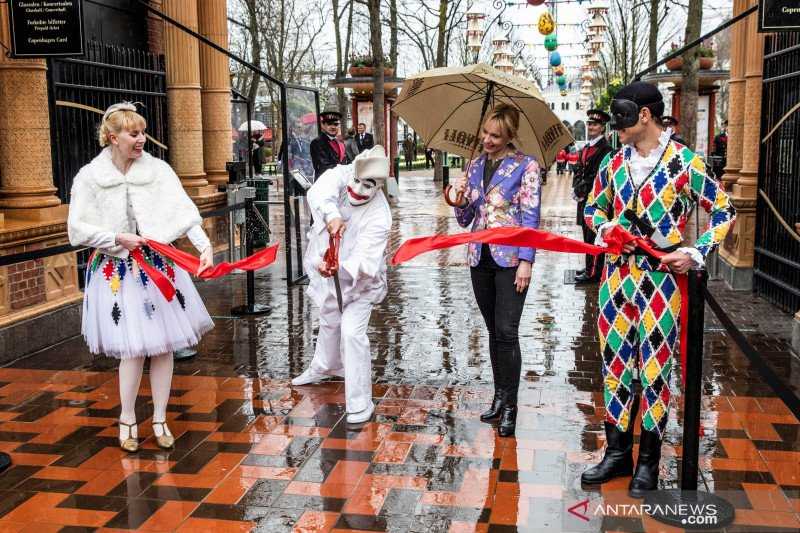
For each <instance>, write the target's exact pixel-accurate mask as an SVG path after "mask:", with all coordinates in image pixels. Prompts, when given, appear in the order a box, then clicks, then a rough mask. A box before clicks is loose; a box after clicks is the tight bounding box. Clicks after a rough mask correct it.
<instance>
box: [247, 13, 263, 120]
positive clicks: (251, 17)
mask: <svg viewBox="0 0 800 533" xmlns="http://www.w3.org/2000/svg"><path fill="white" fill-rule="evenodd" d="M245 5H246V6H247V31H248V32H249V33H250V56H251V57H250V61H252V62H253V65H255V66H256V67H257V68H261V39H260V36H259V32H258V17H257V16H256V0H247V1H246V3H245ZM260 81H261V78H260V76H259V75H258V74H256V72H255V71H251V73H250V87H249V88H248V90H247V99H248V100H250V103H251V104H255V101H256V96H257V95H258V84H259V82H260ZM247 118H248V120H250V119H252V118H253V117H247Z"/></svg>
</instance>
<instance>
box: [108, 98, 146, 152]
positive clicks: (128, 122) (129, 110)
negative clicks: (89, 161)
mask: <svg viewBox="0 0 800 533" xmlns="http://www.w3.org/2000/svg"><path fill="white" fill-rule="evenodd" d="M146 127H147V121H146V120H145V119H144V117H143V116H142V115H140V114H139V113H137V112H136V106H135V105H134V104H132V103H130V102H121V103H119V104H114V105H112V106H110V107H109V108H108V109H107V110H106V112H105V114H104V115H103V121H102V122H101V123H100V127H99V128H98V130H97V140H98V141H99V142H100V146H108V145H109V144H111V139H110V136H111V134H112V133H113V134H114V135H119V133H120V132H121V131H122V130H134V129H138V130H143V129H145V128H146Z"/></svg>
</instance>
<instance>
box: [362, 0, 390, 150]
mask: <svg viewBox="0 0 800 533" xmlns="http://www.w3.org/2000/svg"><path fill="white" fill-rule="evenodd" d="M367 6H368V8H369V27H370V44H371V45H372V66H373V67H374V69H375V72H374V74H373V78H372V79H373V83H374V84H375V88H374V90H373V94H372V133H373V135H374V137H375V144H380V145H382V146H383V145H385V144H386V141H385V139H386V137H385V135H384V131H385V123H386V121H385V120H384V114H383V106H384V104H383V102H384V90H383V42H382V32H381V2H380V0H368V4H367ZM383 147H384V148H386V149H387V154H388V153H389V147H388V146H383Z"/></svg>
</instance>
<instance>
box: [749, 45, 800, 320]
mask: <svg viewBox="0 0 800 533" xmlns="http://www.w3.org/2000/svg"><path fill="white" fill-rule="evenodd" d="M763 89H764V90H763V96H762V107H761V133H762V136H765V135H766V134H767V133H768V132H770V131H771V130H772V129H773V128H774V127H775V126H776V125H777V124H778V123H779V121H781V120H782V119H784V117H786V114H787V113H788V112H789V111H790V110H791V109H792V108H793V107H794V106H795V105H796V104H797V103H798V102H800V33H797V32H789V33H776V34H772V35H768V36H767V38H766V43H765V48H764V73H763ZM797 139H800V113H792V114H790V115H789V116H788V117H786V118H785V121H784V122H783V123H782V124H781V125H780V126H779V127H778V128H777V129H776V130H775V132H774V133H773V134H772V135H771V136H770V137H769V138H768V139H767V140H766V142H764V143H762V145H761V154H760V161H759V166H760V169H759V183H758V187H759V189H761V190H762V191H763V192H764V194H766V196H767V197H768V198H769V199H770V201H771V202H772V204H773V205H774V207H775V209H776V210H777V211H778V213H779V214H780V216H781V217H782V218H783V219H784V220H785V221H786V222H787V223H788V224H789V225H790V226H794V224H796V223H798V222H800V150H798V146H797ZM753 273H754V276H753V286H754V288H755V290H756V292H758V293H759V294H760V295H761V296H763V297H764V298H765V299H767V300H769V301H770V302H772V303H773V304H775V305H777V306H779V307H781V308H783V309H784V310H786V311H790V312H794V311H797V309H798V308H800V242H798V241H797V240H794V239H792V238H791V236H790V235H788V234H787V230H786V229H785V228H784V227H783V226H782V225H781V223H780V221H779V220H778V217H777V216H776V215H775V213H773V212H772V210H771V209H770V207H769V206H768V205H767V202H766V201H765V200H764V198H762V197H761V196H760V195H759V197H758V204H757V209H756V231H755V257H754V270H753Z"/></svg>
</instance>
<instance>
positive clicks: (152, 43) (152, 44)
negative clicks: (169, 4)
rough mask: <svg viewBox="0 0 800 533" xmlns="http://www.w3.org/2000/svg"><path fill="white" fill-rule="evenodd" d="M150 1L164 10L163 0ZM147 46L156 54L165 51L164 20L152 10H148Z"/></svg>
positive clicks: (157, 7)
mask: <svg viewBox="0 0 800 533" xmlns="http://www.w3.org/2000/svg"><path fill="white" fill-rule="evenodd" d="M148 3H149V4H150V5H151V6H152V7H154V8H155V9H158V10H159V11H163V10H164V6H163V5H162V0H150V1H149V2H148ZM147 47H148V49H149V50H150V51H151V52H152V53H154V54H163V53H164V21H163V20H161V17H159V16H158V15H156V14H155V13H153V12H152V11H147Z"/></svg>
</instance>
